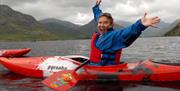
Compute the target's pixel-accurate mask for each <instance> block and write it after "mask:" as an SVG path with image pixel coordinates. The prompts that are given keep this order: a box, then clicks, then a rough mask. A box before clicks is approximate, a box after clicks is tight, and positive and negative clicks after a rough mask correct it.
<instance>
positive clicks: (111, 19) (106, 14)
mask: <svg viewBox="0 0 180 91" xmlns="http://www.w3.org/2000/svg"><path fill="white" fill-rule="evenodd" d="M103 16H104V17H106V18H108V19H110V21H111V23H112V24H113V17H112V16H111V14H110V13H102V14H101V15H100V16H99V18H100V17H103Z"/></svg>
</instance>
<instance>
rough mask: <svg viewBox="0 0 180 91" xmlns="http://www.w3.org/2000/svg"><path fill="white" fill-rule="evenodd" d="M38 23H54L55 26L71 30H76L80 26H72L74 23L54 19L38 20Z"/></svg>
mask: <svg viewBox="0 0 180 91" xmlns="http://www.w3.org/2000/svg"><path fill="white" fill-rule="evenodd" d="M39 22H40V23H43V24H47V23H56V24H59V25H61V26H63V27H68V28H71V29H77V28H79V27H80V25H77V24H74V23H71V22H68V21H62V20H58V19H55V18H48V19H43V20H40V21H39Z"/></svg>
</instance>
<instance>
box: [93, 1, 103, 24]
mask: <svg viewBox="0 0 180 91" xmlns="http://www.w3.org/2000/svg"><path fill="white" fill-rule="evenodd" d="M100 3H101V0H96V5H95V6H94V7H93V14H94V19H95V21H96V22H98V19H99V16H100V15H101V14H102V11H101V9H100V8H99V5H100Z"/></svg>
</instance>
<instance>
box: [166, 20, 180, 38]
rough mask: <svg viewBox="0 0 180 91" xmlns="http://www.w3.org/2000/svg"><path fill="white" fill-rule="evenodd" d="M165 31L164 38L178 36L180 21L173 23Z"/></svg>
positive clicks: (179, 33)
mask: <svg viewBox="0 0 180 91" xmlns="http://www.w3.org/2000/svg"><path fill="white" fill-rule="evenodd" d="M167 30H169V31H168V32H167V33H166V34H164V35H165V36H180V19H177V20H176V21H175V22H173V23H172V24H171V27H169V28H168V29H167Z"/></svg>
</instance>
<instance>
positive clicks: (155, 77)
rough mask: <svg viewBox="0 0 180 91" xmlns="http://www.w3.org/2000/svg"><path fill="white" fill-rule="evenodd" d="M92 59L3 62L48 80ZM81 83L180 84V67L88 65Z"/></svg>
mask: <svg viewBox="0 0 180 91" xmlns="http://www.w3.org/2000/svg"><path fill="white" fill-rule="evenodd" d="M87 59H88V58H86V57H83V56H71V57H70V56H50V57H24V58H5V57H1V58H0V62H1V64H2V65H3V66H5V67H6V68H8V69H9V70H10V71H12V72H15V73H18V74H21V75H25V76H29V77H41V78H42V77H48V76H50V75H52V74H54V73H56V72H58V71H61V70H74V69H75V68H76V67H77V66H79V65H80V64H81V63H82V62H83V61H85V60H87ZM76 73H77V75H78V76H76V77H78V78H77V79H79V80H82V81H83V80H120V81H180V65H167V64H160V63H155V62H153V61H152V60H150V59H149V60H144V61H139V62H135V63H122V64H119V65H114V66H89V65H85V66H83V67H82V68H80V69H79V70H78V71H77V72H76Z"/></svg>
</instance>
